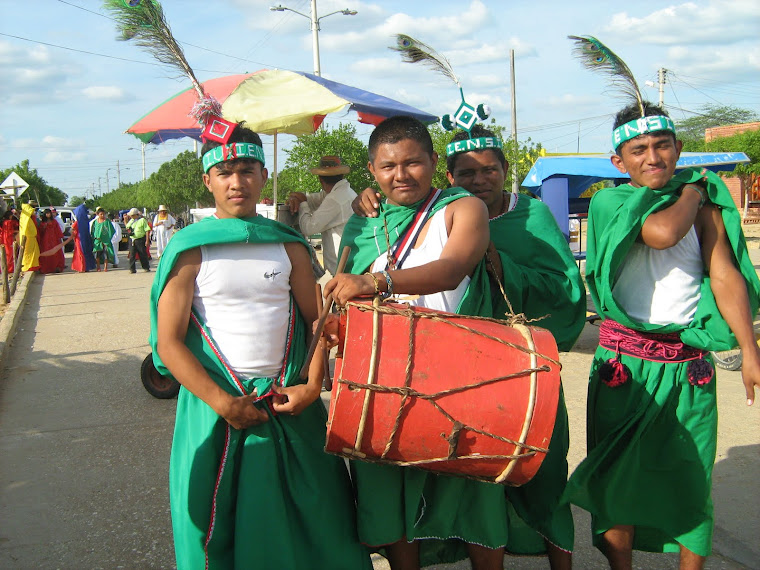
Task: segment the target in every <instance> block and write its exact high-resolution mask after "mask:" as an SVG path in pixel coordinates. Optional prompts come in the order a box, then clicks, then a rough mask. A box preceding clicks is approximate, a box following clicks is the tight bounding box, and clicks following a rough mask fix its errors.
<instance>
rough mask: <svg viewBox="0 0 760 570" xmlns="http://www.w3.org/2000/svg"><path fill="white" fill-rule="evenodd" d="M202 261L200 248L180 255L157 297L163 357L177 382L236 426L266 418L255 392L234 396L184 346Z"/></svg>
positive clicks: (159, 350) (242, 427) (244, 425)
mask: <svg viewBox="0 0 760 570" xmlns="http://www.w3.org/2000/svg"><path fill="white" fill-rule="evenodd" d="M200 264H201V252H200V250H199V249H197V248H196V249H191V250H188V251H186V252H184V253H182V254H181V255H180V256H179V259H178V260H177V263H176V265H175V266H174V268H173V269H172V272H171V274H170V275H169V278H168V280H167V282H166V287H165V288H164V291H163V292H162V293H161V297H160V298H159V300H158V343H157V347H156V349H157V351H158V355H159V356H160V357H161V360H162V361H163V363H164V364H165V365H166V367H167V368H168V369H169V371H170V372H171V373H172V376H174V377H175V378H176V379H177V381H179V383H180V384H182V385H183V386H184V387H185V388H187V389H188V390H190V391H191V392H192V393H193V394H195V395H196V396H197V397H198V398H200V399H201V400H203V401H204V402H206V404H208V405H209V406H210V407H211V409H213V410H214V411H215V412H216V413H217V414H219V415H220V416H222V417H223V418H224V419H225V420H227V422H228V423H229V424H230V425H231V426H232V427H234V428H236V429H245V428H247V427H250V426H253V425H257V424H260V423H262V422H265V421H267V419H268V416H267V414H266V412H264V411H262V410H259V409H258V408H257V407H256V406H254V399H255V398H256V394H255V392H254V393H253V394H249V395H247V396H237V397H236V396H232V395H231V394H228V393H227V392H225V391H224V390H223V389H222V388H221V386H219V385H218V384H217V383H216V382H214V381H213V380H212V379H211V377H210V376H209V375H208V372H206V369H205V368H203V366H202V365H201V363H200V362H199V361H198V359H197V358H196V357H195V355H194V354H193V353H192V352H191V351H190V349H188V348H187V346H186V345H185V335H186V334H187V327H188V325H189V321H190V309H191V307H192V303H193V290H194V286H195V278H196V277H197V276H198V270H199V269H200Z"/></svg>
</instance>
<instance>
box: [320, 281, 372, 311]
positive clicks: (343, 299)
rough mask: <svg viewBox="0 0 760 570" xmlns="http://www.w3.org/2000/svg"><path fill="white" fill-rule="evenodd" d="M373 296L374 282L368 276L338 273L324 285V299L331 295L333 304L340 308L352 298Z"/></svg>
mask: <svg viewBox="0 0 760 570" xmlns="http://www.w3.org/2000/svg"><path fill="white" fill-rule="evenodd" d="M374 294H375V282H374V280H373V279H372V277H370V276H369V275H352V274H350V273H339V274H338V275H336V276H335V277H333V278H332V279H330V281H328V282H327V285H325V298H327V296H328V295H332V298H333V300H334V301H335V303H336V304H337V305H338V306H341V307H342V306H343V305H345V304H346V303H347V302H348V301H350V300H351V299H353V298H354V297H365V296H372V295H374Z"/></svg>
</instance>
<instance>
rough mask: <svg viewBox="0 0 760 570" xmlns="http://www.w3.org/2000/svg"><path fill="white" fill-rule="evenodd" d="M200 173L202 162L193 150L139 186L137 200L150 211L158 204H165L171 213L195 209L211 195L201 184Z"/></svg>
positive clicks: (177, 157) (165, 164)
mask: <svg viewBox="0 0 760 570" xmlns="http://www.w3.org/2000/svg"><path fill="white" fill-rule="evenodd" d="M202 173H203V168H202V164H201V159H200V158H197V157H196V156H195V153H194V152H193V151H190V150H187V151H185V152H181V153H180V154H178V155H177V156H176V157H175V158H174V159H172V160H170V161H169V162H165V163H164V164H162V165H161V166H160V168H159V169H158V171H156V172H154V173H153V174H151V175H150V177H149V178H148V179H147V180H145V181H143V182H142V183H140V185H139V187H138V189H137V198H138V201H139V203H140V205H141V206H144V207H146V208H148V209H151V210H155V209H157V208H158V206H159V205H160V204H165V205H166V206H167V207H168V208H169V210H171V211H173V212H179V211H181V210H184V209H185V208H187V207H194V206H195V203H196V202H204V201H207V200H208V197H209V196H210V194H209V192H208V190H207V189H206V187H205V186H204V185H203V180H202V178H201V174H202Z"/></svg>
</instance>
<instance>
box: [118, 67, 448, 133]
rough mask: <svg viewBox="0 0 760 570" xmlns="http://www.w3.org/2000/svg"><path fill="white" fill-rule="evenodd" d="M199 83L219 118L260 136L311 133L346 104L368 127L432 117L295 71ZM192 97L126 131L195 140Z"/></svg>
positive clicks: (188, 93) (191, 93) (185, 94)
mask: <svg viewBox="0 0 760 570" xmlns="http://www.w3.org/2000/svg"><path fill="white" fill-rule="evenodd" d="M201 85H202V86H203V89H204V91H205V92H206V93H207V94H209V95H211V96H213V97H214V98H216V99H217V100H218V101H219V102H220V103H221V104H222V114H223V116H224V118H225V119H227V120H230V121H243V120H244V121H246V122H247V123H248V126H249V127H250V128H252V129H253V130H254V131H256V132H258V133H260V134H269V135H271V134H275V133H286V134H290V135H305V134H309V133H313V132H314V131H316V130H317V128H319V125H321V124H322V121H323V120H324V117H325V115H327V114H328V113H334V112H337V111H340V110H342V109H344V108H346V107H348V110H351V111H355V112H356V113H357V114H358V115H359V121H360V122H362V123H367V124H371V125H377V124H378V123H380V122H381V121H382V120H383V119H386V118H388V117H392V116H394V115H410V116H412V117H415V118H417V119H419V120H420V121H422V122H423V123H427V124H429V123H434V122H435V121H437V120H438V117H436V116H435V115H431V114H430V113H425V112H424V111H420V110H419V109H415V108H414V107H411V106H409V105H406V104H405V103H401V102H399V101H395V100H393V99H390V98H388V97H384V96H382V95H378V94H376V93H372V92H371V91H365V90H363V89H359V88H357V87H351V86H349V85H344V84H343V83H338V82H336V81H330V80H329V79H325V78H323V77H319V76H317V75H312V74H310V73H304V72H299V71H286V70H279V69H272V70H269V69H265V70H261V71H258V72H256V73H248V74H243V75H230V76H227V77H219V78H217V79H209V80H208V81H204V82H203V83H202V84H201ZM195 100H196V94H195V89H194V88H192V87H191V88H188V89H185V90H184V91H182V92H180V93H178V94H177V95H175V96H174V97H172V98H170V99H168V100H167V101H165V102H163V103H162V104H161V105H159V106H158V107H156V108H155V109H153V110H152V111H151V112H150V113H148V114H147V115H145V116H144V117H143V118H141V119H140V120H139V121H137V122H136V123H135V124H134V125H132V126H131V127H129V128H128V129H127V131H126V132H128V133H130V134H132V135H134V136H136V137H137V138H139V139H140V140H141V141H142V142H145V143H155V144H159V143H161V142H164V141H167V140H170V139H176V138H181V137H190V138H195V139H200V134H201V128H200V127H199V126H198V123H197V122H196V121H195V120H194V119H193V118H192V117H190V116H188V111H189V109H190V108H191V107H192V106H193V103H194V102H195Z"/></svg>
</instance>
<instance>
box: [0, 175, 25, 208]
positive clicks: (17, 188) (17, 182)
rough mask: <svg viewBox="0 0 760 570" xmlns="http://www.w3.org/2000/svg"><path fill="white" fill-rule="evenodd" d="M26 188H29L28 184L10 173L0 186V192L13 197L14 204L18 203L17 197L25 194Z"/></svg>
mask: <svg viewBox="0 0 760 570" xmlns="http://www.w3.org/2000/svg"><path fill="white" fill-rule="evenodd" d="M27 188H29V184H28V183H27V182H26V181H25V180H24V179H23V178H21V177H20V176H19V175H18V174H16V173H15V172H11V173H10V174H9V175H8V178H6V179H5V180H3V182H2V184H0V190H2V191H3V192H4V193H6V194H9V195H12V196H13V203H14V204H15V203H16V202H18V197H19V196H21V194H23V193H24V192H26V189H27Z"/></svg>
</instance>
